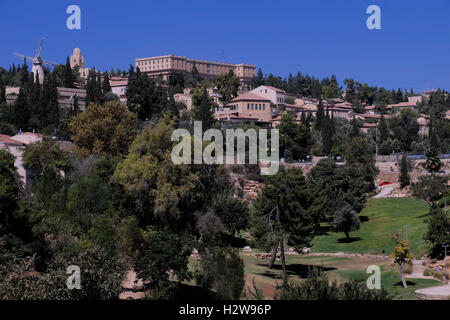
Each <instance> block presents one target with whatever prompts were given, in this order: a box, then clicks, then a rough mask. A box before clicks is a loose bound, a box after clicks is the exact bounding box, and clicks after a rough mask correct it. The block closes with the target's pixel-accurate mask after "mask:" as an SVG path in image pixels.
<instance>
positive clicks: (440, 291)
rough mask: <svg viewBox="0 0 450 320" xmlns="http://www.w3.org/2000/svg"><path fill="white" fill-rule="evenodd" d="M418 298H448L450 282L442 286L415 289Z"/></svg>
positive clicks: (449, 296)
mask: <svg viewBox="0 0 450 320" xmlns="http://www.w3.org/2000/svg"><path fill="white" fill-rule="evenodd" d="M415 294H416V296H417V297H418V298H420V299H424V300H447V299H450V283H449V284H446V285H443V286H436V287H429V288H423V289H419V290H416V291H415Z"/></svg>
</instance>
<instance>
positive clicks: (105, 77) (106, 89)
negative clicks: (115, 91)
mask: <svg viewBox="0 0 450 320" xmlns="http://www.w3.org/2000/svg"><path fill="white" fill-rule="evenodd" d="M110 91H111V85H110V84H109V75H108V72H104V73H103V82H102V92H103V94H104V95H106V94H107V93H108V92H110Z"/></svg>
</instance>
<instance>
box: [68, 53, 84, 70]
mask: <svg viewBox="0 0 450 320" xmlns="http://www.w3.org/2000/svg"><path fill="white" fill-rule="evenodd" d="M75 66H78V67H79V68H80V69H84V57H83V56H82V55H81V50H80V48H75V49H73V55H72V56H71V57H70V67H71V68H75Z"/></svg>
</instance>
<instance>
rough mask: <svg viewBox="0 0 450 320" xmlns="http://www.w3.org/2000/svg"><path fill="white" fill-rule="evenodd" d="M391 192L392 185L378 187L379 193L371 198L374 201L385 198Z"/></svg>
mask: <svg viewBox="0 0 450 320" xmlns="http://www.w3.org/2000/svg"><path fill="white" fill-rule="evenodd" d="M392 191H394V185H393V184H387V185H384V186H381V187H380V192H379V193H377V194H376V195H374V196H373V197H372V198H374V199H380V198H387V197H388V196H389V195H390V194H391V193H392Z"/></svg>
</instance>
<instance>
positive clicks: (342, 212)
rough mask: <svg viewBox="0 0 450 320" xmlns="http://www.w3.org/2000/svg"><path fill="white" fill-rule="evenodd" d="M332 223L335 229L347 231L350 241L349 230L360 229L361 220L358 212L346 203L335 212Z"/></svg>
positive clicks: (346, 235)
mask: <svg viewBox="0 0 450 320" xmlns="http://www.w3.org/2000/svg"><path fill="white" fill-rule="evenodd" d="M332 224H333V227H334V229H335V231H337V232H339V231H341V232H344V233H345V237H346V238H347V241H348V240H350V235H349V232H350V231H352V230H358V229H359V227H360V224H361V221H360V220H359V217H358V213H357V212H356V211H355V210H353V208H352V206H351V205H350V204H348V203H346V204H344V205H343V206H341V207H340V208H339V209H337V210H336V211H335V212H334V217H333V222H332Z"/></svg>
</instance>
